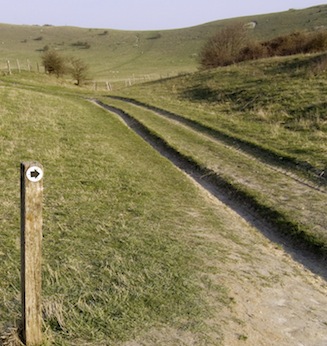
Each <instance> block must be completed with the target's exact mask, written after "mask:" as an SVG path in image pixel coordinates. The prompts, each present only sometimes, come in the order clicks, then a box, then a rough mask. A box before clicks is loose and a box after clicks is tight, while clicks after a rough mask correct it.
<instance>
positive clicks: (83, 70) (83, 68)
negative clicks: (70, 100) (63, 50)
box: [69, 58, 89, 85]
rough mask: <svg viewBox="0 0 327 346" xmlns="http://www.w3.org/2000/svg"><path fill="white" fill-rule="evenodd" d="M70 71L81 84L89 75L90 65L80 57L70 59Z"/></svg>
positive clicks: (77, 83) (78, 83)
mask: <svg viewBox="0 0 327 346" xmlns="http://www.w3.org/2000/svg"><path fill="white" fill-rule="evenodd" d="M69 62H70V66H69V72H70V74H71V75H72V77H73V78H74V79H75V80H76V85H81V84H82V83H83V82H84V81H85V80H86V79H87V76H88V72H89V67H88V65H87V64H85V63H84V61H82V60H81V59H79V58H71V59H70V61H69Z"/></svg>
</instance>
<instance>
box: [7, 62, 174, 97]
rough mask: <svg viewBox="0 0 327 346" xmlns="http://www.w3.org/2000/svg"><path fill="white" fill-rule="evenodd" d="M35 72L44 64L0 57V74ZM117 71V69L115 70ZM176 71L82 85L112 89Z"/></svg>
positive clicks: (106, 89) (144, 81) (171, 74)
mask: <svg viewBox="0 0 327 346" xmlns="http://www.w3.org/2000/svg"><path fill="white" fill-rule="evenodd" d="M23 71H25V72H36V73H45V68H44V66H42V65H40V64H39V62H37V61H30V60H29V59H26V60H19V59H0V74H2V75H11V74H16V73H22V72H23ZM115 72H116V73H117V71H115ZM177 75H178V73H175V72H170V73H166V74H160V73H151V74H140V75H136V74H135V73H133V75H132V76H130V77H125V76H124V77H121V78H117V77H116V76H115V77H113V78H110V79H109V78H108V80H87V81H85V82H84V83H83V85H84V86H85V87H87V88H89V89H91V90H94V91H112V90H114V89H115V90H117V89H121V88H125V87H130V86H132V85H135V84H140V83H146V82H150V81H154V80H159V79H164V78H171V77H174V76H177Z"/></svg>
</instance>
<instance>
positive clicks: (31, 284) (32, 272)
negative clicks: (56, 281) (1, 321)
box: [21, 162, 43, 346]
mask: <svg viewBox="0 0 327 346" xmlns="http://www.w3.org/2000/svg"><path fill="white" fill-rule="evenodd" d="M42 196H43V168H42V166H41V165H40V164H39V163H37V162H23V163H21V296H22V328H23V335H22V336H23V342H24V343H25V345H26V346H32V345H33V346H36V345H40V344H41V343H42V311H41V243H42Z"/></svg>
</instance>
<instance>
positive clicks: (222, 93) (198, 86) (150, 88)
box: [118, 55, 327, 170]
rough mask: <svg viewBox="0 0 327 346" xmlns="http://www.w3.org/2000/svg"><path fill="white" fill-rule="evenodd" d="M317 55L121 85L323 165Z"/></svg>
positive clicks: (324, 131)
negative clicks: (315, 67)
mask: <svg viewBox="0 0 327 346" xmlns="http://www.w3.org/2000/svg"><path fill="white" fill-rule="evenodd" d="M315 61H316V56H314V55H312V56H297V57H286V58H274V59H267V60H261V61H255V62H249V63H245V64H240V65H235V66H231V67H226V68H218V69H216V70H212V71H205V72H198V73H194V74H188V75H185V76H180V77H175V78H170V79H167V80H162V81H155V82H150V83H145V84H143V85H140V86H136V87H132V88H129V89H125V90H121V91H120V92H118V94H119V95H124V96H127V97H135V98H136V99H138V100H140V101H143V102H145V103H149V104H154V105H156V106H159V107H162V108H164V109H167V110H171V111H173V112H176V113H178V114H181V115H183V116H185V117H186V118H190V119H192V120H194V121H197V122H199V123H201V124H204V125H206V126H208V127H211V128H213V129H217V130H219V131H222V132H224V133H226V134H228V135H230V136H234V137H235V138H239V139H242V140H244V141H247V142H250V143H254V144H256V145H258V146H260V147H263V148H266V149H268V150H271V151H273V152H275V153H277V154H279V155H281V156H284V157H293V158H294V160H297V161H299V162H300V161H304V162H308V163H310V164H311V165H313V166H314V167H317V168H318V169H320V170H323V169H324V168H325V167H326V166H327V161H326V152H327V148H326V135H327V124H326V120H327V119H326V113H325V105H326V101H327V100H326V96H325V95H326V89H327V84H326V77H325V74H324V73H322V74H320V75H319V76H313V75H311V74H310V70H311V67H312V66H314V65H315Z"/></svg>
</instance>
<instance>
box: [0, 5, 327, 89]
mask: <svg viewBox="0 0 327 346" xmlns="http://www.w3.org/2000/svg"><path fill="white" fill-rule="evenodd" d="M326 11H327V5H321V6H315V7H312V8H308V9H303V10H289V11H286V12H281V13H272V14H264V15H253V16H249V17H242V18H231V19H226V20H220V21H215V22H211V23H206V24H203V25H199V26H195V27H190V28H183V29H177V30H162V31H122V30H112V29H109V28H98V29H96V28H93V29H92V28H77V27H54V26H49V25H44V26H36V25H35V26H26V25H21V26H20V25H10V24H1V25H0V42H1V49H0V69H1V70H6V69H7V60H10V62H11V67H12V69H17V68H18V66H17V60H18V62H19V65H20V66H21V68H22V69H27V68H28V65H30V66H31V68H32V69H33V70H34V71H35V70H36V68H37V63H39V65H40V64H41V58H40V56H41V54H42V52H43V49H44V47H48V48H50V49H56V50H57V51H58V52H60V53H62V54H64V55H66V56H78V57H79V58H81V59H83V60H84V61H85V62H86V63H88V64H89V66H90V78H91V79H95V80H104V81H110V82H114V81H119V80H121V79H123V80H125V79H127V78H131V79H133V80H136V81H139V80H143V78H152V79H154V78H156V79H157V78H160V77H161V76H162V77H167V76H173V75H178V74H180V73H185V72H192V71H196V69H197V66H198V55H199V52H200V50H201V48H202V46H203V45H204V43H205V42H206V41H207V39H208V38H209V37H211V36H212V35H213V34H214V33H216V32H217V31H218V30H219V29H220V28H221V27H223V26H226V25H228V24H230V23H233V22H235V21H237V22H239V21H241V22H244V23H247V22H250V21H256V22H257V23H258V24H257V26H256V28H255V29H254V30H253V31H251V32H250V35H251V36H253V37H255V38H258V39H260V40H261V39H270V38H272V37H275V36H278V35H281V34H286V33H289V32H292V31H295V30H314V29H317V28H319V27H323V26H326V25H327V19H326V18H327V17H326ZM50 24H51V23H50ZM27 60H28V61H29V62H28V61H27Z"/></svg>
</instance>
